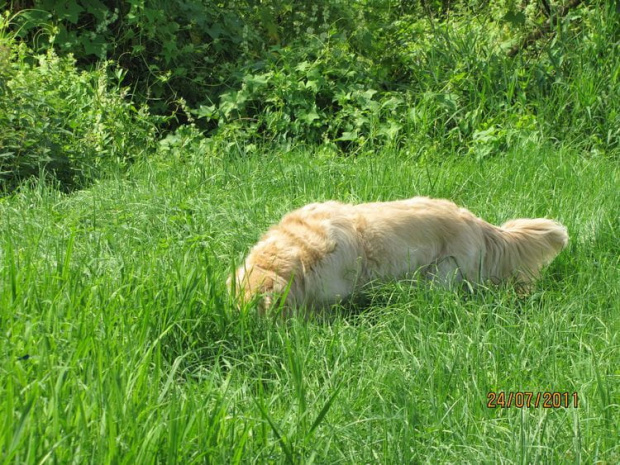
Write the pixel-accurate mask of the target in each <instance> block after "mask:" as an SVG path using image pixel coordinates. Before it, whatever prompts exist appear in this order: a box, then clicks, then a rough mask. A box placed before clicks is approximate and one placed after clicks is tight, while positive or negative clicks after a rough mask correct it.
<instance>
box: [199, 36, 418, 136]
mask: <svg viewBox="0 0 620 465" xmlns="http://www.w3.org/2000/svg"><path fill="white" fill-rule="evenodd" d="M384 81H385V76H384V75H383V69H382V68H380V67H377V66H375V64H374V63H373V62H372V60H371V59H369V58H365V57H363V56H361V55H359V54H356V53H354V52H353V51H352V50H351V47H350V45H349V44H348V43H347V41H346V40H344V39H343V38H342V37H338V36H336V35H334V36H332V37H331V39H330V40H328V41H327V42H324V41H323V40H321V38H319V37H318V36H314V37H313V38H312V39H311V40H309V41H308V38H306V44H305V46H304V47H293V46H290V47H286V48H279V47H278V48H273V49H272V50H271V53H270V55H269V59H268V60H265V61H264V62H263V63H261V64H260V66H254V67H248V68H246V69H245V70H244V73H242V74H241V75H240V77H239V82H238V84H237V85H236V86H234V87H233V89H232V90H230V91H228V92H225V93H223V94H222V95H221V96H220V99H219V101H218V102H217V104H213V105H210V106H201V107H200V108H199V109H198V110H197V111H196V112H195V115H196V116H197V117H198V118H204V119H206V120H208V121H211V122H214V121H216V122H217V123H218V124H219V129H220V132H222V131H223V132H224V133H225V132H227V129H228V128H230V127H234V128H235V130H238V129H240V128H243V129H244V130H245V131H246V132H247V133H248V134H251V135H253V136H256V137H260V138H261V139H263V140H265V139H267V140H273V141H286V140H291V139H298V138H302V139H303V140H304V141H305V142H307V143H325V142H328V143H331V142H335V143H337V144H338V145H340V146H341V147H342V148H356V147H361V146H363V145H364V144H365V143H367V142H380V143H386V142H394V141H396V140H397V139H398V137H399V135H400V132H401V129H402V128H403V126H404V125H405V124H406V123H405V121H404V119H405V118H406V116H407V112H406V111H405V108H406V106H407V95H406V94H405V93H396V92H389V91H386V90H385V89H384V85H383V84H384Z"/></svg>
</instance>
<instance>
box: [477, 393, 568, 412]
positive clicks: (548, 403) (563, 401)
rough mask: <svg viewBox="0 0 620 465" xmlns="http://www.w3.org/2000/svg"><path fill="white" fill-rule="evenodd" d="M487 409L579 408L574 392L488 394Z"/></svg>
mask: <svg viewBox="0 0 620 465" xmlns="http://www.w3.org/2000/svg"><path fill="white" fill-rule="evenodd" d="M487 407H488V408H498V407H499V408H571V407H572V408H579V395H578V394H577V393H576V392H532V391H524V392H512V391H510V392H502V391H500V392H493V391H491V392H489V393H488V394H487Z"/></svg>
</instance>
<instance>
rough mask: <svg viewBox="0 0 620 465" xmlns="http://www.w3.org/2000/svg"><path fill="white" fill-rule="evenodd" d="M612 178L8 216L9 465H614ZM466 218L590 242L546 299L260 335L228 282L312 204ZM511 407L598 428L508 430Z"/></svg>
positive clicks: (259, 179) (260, 186)
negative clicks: (453, 210)
mask: <svg viewBox="0 0 620 465" xmlns="http://www.w3.org/2000/svg"><path fill="white" fill-rule="evenodd" d="M619 184H620V176H619V171H618V168H617V165H616V164H615V162H613V161H611V160H609V159H608V158H607V159H606V158H596V157H585V156H583V155H582V154H580V153H578V152H576V151H573V150H571V149H570V148H564V149H553V150H552V149H551V148H544V147H543V148H540V147H533V146H532V145H531V144H523V145H518V146H516V147H515V148H514V149H513V150H512V151H511V152H509V153H507V154H505V155H503V156H501V157H497V158H490V159H487V160H485V161H482V162H479V163H472V162H471V160H458V159H453V158H449V157H448V158H446V160H445V162H443V163H438V162H434V163H429V162H424V163H422V162H420V161H419V160H416V159H415V158H411V157H406V156H403V154H402V152H391V151H386V152H384V153H381V154H377V155H372V156H371V155H367V156H359V157H356V158H343V157H341V156H337V155H335V154H332V153H330V152H328V151H325V152H323V153H312V154H311V153H309V152H308V151H304V150H303V149H298V150H293V151H291V152H284V151H281V152H275V153H270V154H269V155H268V156H267V155H265V156H258V155H257V156H253V157H245V158H234V156H233V155H231V154H223V155H219V154H218V153H206V154H205V153H202V154H200V155H198V154H191V153H188V154H186V157H185V158H184V159H183V160H175V161H161V160H160V161H158V162H155V161H154V162H151V163H147V164H143V165H140V166H136V167H135V169H134V170H133V172H132V173H131V175H130V176H129V177H127V178H126V179H112V180H108V181H102V182H100V183H99V184H96V185H95V186H93V187H92V188H90V189H88V190H85V191H82V192H77V193H74V194H72V195H61V194H59V193H57V192H56V191H54V190H52V189H48V188H47V187H45V186H44V185H39V186H38V187H37V186H35V187H33V188H30V189H24V190H23V191H22V192H21V193H19V194H17V195H15V196H14V197H12V198H5V199H3V200H2V201H1V203H0V221H1V222H2V225H3V227H2V230H1V233H0V257H1V262H0V308H1V313H0V319H1V320H0V322H1V324H0V327H1V328H2V337H1V338H0V353H1V354H2V358H1V360H0V380H1V384H0V412H1V415H0V418H2V420H1V421H2V426H1V427H0V431H1V432H0V450H1V451H2V454H3V458H4V460H5V461H6V462H8V463H40V462H47V461H51V462H57V463H66V462H71V461H75V462H95V463H153V462H166V463H204V462H212V463H241V462H243V463H246V462H257V463H264V462H286V461H289V462H312V461H314V462H315V463H335V462H339V463H375V462H380V463H412V462H433V463H437V462H439V463H453V462H471V463H479V462H487V463H495V462H506V463H550V462H553V463H563V462H579V461H585V462H596V461H606V462H607V463H614V462H615V461H617V460H618V458H619V449H618V445H617V437H618V417H619V409H620V407H619V406H618V393H619V391H620V386H619V381H618V379H619V378H618V376H619V373H618V366H620V364H619V363H618V362H620V357H619V355H618V349H619V346H620V342H619V340H618V334H619V332H618V329H619V324H618V322H619V320H620V316H619V313H620V312H618V304H617V302H618V301H620V298H619V295H618V285H617V283H618V282H620V279H619V278H620V276H619V272H618V255H619V253H618V252H619V248H618V241H617V237H618V216H617V211H618V205H619V204H620V202H619V201H620V196H619V193H618V189H617V186H618V185H619ZM414 195H430V196H434V197H447V198H451V199H453V200H455V201H456V202H458V203H459V204H462V205H464V206H466V207H467V208H469V209H470V210H472V211H473V212H475V213H476V214H478V215H480V216H482V217H484V218H485V219H487V220H489V221H491V222H495V223H501V222H503V221H505V220H507V219H509V218H514V217H527V216H547V217H551V218H556V219H558V220H560V221H562V222H563V223H564V224H566V225H567V227H568V230H569V233H570V236H571V243H570V245H569V247H568V249H567V250H565V251H564V252H563V253H562V254H561V255H560V256H559V257H558V259H557V260H556V261H555V262H554V263H553V264H552V265H551V267H550V268H549V269H548V270H547V271H546V273H545V274H544V277H543V279H542V281H541V282H540V283H539V284H538V286H537V288H536V290H535V291H534V293H533V294H532V295H530V296H528V297H525V298H523V297H519V296H517V295H516V293H515V292H514V291H513V290H512V289H510V288H500V289H497V288H490V289H481V290H478V291H476V292H475V293H471V294H470V293H465V292H449V291H445V290H440V289H434V288H431V287H428V286H424V285H419V284H414V285H411V283H407V282H401V283H393V284H389V285H384V286H378V287H375V288H372V289H370V290H369V292H368V295H366V296H365V297H366V298H365V299H364V301H363V302H362V303H361V304H357V305H353V306H349V307H346V308H340V309H339V308H334V310H333V316H332V317H331V318H329V319H327V321H325V320H324V319H321V320H317V321H314V320H312V319H310V320H309V321H306V320H297V319H293V320H290V321H288V322H285V323H284V322H278V321H271V320H263V319H260V318H257V317H256V315H255V314H254V312H252V309H251V308H250V309H247V310H248V311H247V312H241V313H239V312H237V311H236V310H234V309H233V308H232V306H231V303H230V301H229V298H228V296H227V295H226V292H225V285H224V282H225V279H226V276H227V275H228V273H229V272H230V270H231V268H232V267H233V265H234V263H235V262H238V261H239V260H240V259H241V257H242V255H243V253H245V252H246V251H247V249H248V247H249V246H250V245H251V244H252V243H253V242H255V241H256V240H257V238H258V237H259V235H260V234H261V233H262V232H263V231H264V230H265V229H266V228H267V227H268V226H269V225H270V224H272V223H273V222H275V221H278V219H279V218H280V217H281V215H282V214H284V213H285V212H287V211H289V210H290V209H292V208H295V207H298V206H300V205H303V204H305V203H308V202H311V201H318V200H324V199H339V200H343V201H355V202H357V201H371V200H390V199H398V198H405V197H410V196H414ZM490 391H497V392H500V391H506V392H508V391H534V392H538V391H562V392H565V391H568V392H571V393H572V392H577V393H578V397H579V407H578V408H568V409H565V408H564V409H542V408H530V409H522V410H520V409H515V408H511V409H501V408H500V409H489V408H487V406H486V402H487V393H488V392H490Z"/></svg>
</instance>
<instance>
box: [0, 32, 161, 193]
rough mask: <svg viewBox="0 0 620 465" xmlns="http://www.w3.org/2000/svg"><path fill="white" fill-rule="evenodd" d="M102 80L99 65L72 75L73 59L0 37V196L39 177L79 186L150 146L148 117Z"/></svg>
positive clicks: (104, 76) (152, 129)
mask: <svg viewBox="0 0 620 465" xmlns="http://www.w3.org/2000/svg"><path fill="white" fill-rule="evenodd" d="M0 34H2V30H1V29H0ZM107 75H108V73H107V70H106V69H105V66H104V65H102V66H100V67H99V68H98V69H97V70H94V71H89V72H84V71H78V70H77V69H76V68H75V63H74V60H73V58H72V57H71V56H68V57H64V58H60V57H58V56H57V55H56V54H55V53H54V52H53V51H52V50H49V51H48V52H47V53H45V54H43V55H36V54H34V53H33V52H32V51H31V50H29V49H28V48H26V47H25V46H24V45H23V44H21V45H17V44H16V43H15V42H14V41H13V40H12V39H11V38H7V37H0V189H2V190H3V191H7V190H11V189H13V188H14V187H15V186H16V185H18V184H19V182H20V181H22V180H23V179H26V178H28V177H32V176H38V175H39V174H40V173H41V171H42V170H44V171H46V172H49V173H51V174H52V175H53V176H54V177H55V178H56V179H57V180H58V181H59V182H60V184H61V186H62V187H63V188H71V187H75V186H79V185H81V184H83V183H84V182H88V181H89V180H92V179H93V178H94V177H96V176H98V175H99V173H101V172H102V170H107V169H112V168H117V167H120V166H123V165H124V164H125V163H127V162H128V161H130V160H131V159H133V158H135V157H137V156H140V155H141V154H142V153H144V152H146V151H148V150H149V149H150V148H151V147H152V145H153V140H154V132H155V125H154V120H153V118H152V117H150V116H149V115H148V112H146V111H145V110H144V109H138V108H136V107H135V106H134V105H133V104H132V103H131V102H130V101H129V100H128V99H127V94H126V92H125V91H123V90H122V89H121V88H120V87H118V86H115V87H110V86H109V85H108V82H107ZM121 77H122V76H121V75H120V72H119V76H118V78H119V79H120V78H121Z"/></svg>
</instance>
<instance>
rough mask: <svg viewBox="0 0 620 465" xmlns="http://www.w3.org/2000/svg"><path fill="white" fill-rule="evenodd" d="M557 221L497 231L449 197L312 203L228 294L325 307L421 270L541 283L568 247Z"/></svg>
mask: <svg viewBox="0 0 620 465" xmlns="http://www.w3.org/2000/svg"><path fill="white" fill-rule="evenodd" d="M567 242H568V234H567V232H566V228H565V227H564V226H562V225H561V224H559V223H556V222H555V221H552V220H548V219H544V218H539V219H517V220H512V221H508V222H507V223H505V224H504V225H502V226H501V227H497V226H493V225H492V224H489V223H487V222H486V221H484V220H482V219H480V218H478V217H476V216H474V215H473V214H472V213H471V212H470V211H468V210H466V209H464V208H459V207H458V206H457V205H455V204H454V203H452V202H450V201H447V200H438V199H430V198H426V197H414V198H413V199H409V200H399V201H395V202H384V203H380V202H377V203H365V204H360V205H350V204H343V203H340V202H334V201H331V202H325V203H313V204H310V205H306V206H305V207H303V208H300V209H299V210H295V211H293V212H291V213H289V214H287V215H286V216H285V217H284V218H283V219H282V221H281V222H280V223H279V224H277V225H275V226H273V227H272V228H271V229H270V230H269V231H268V232H267V233H266V234H265V235H264V236H263V237H262V238H261V240H260V241H259V242H258V244H256V245H255V246H254V247H253V248H252V250H251V251H250V254H249V256H248V257H247V259H246V260H245V263H244V264H243V265H242V266H241V267H240V268H239V269H238V270H237V272H236V276H235V279H234V282H233V279H232V277H231V278H230V279H229V280H228V286H229V288H230V289H231V290H232V291H233V292H234V293H235V294H236V295H237V296H238V297H239V298H240V299H241V300H242V301H244V302H247V301H250V300H252V299H255V298H259V308H260V309H261V310H263V311H264V310H265V309H266V308H268V307H269V306H271V305H272V304H273V303H274V302H275V301H276V300H277V299H278V298H283V299H284V302H283V304H284V306H285V307H289V308H290V307H295V306H300V305H301V306H307V307H312V308H320V307H324V306H326V305H330V304H333V303H335V302H338V301H339V300H341V299H343V298H345V297H347V296H350V295H351V294H353V293H354V292H355V291H356V290H358V289H359V288H360V287H361V286H363V285H364V284H367V283H369V282H370V281H373V280H389V279H399V278H403V277H405V276H407V275H410V274H412V273H415V272H418V273H419V274H420V275H421V276H424V277H429V278H431V279H433V280H436V281H438V282H440V283H442V284H450V283H453V282H458V281H461V280H467V281H469V282H471V283H482V282H488V281H490V282H493V283H499V282H502V281H507V280H510V279H514V280H516V281H517V282H519V283H523V284H528V283H531V282H532V280H534V279H536V278H537V277H538V275H539V272H540V269H541V268H542V267H543V265H545V264H548V263H549V262H551V260H553V259H554V258H555V256H556V255H557V254H558V253H559V252H560V251H561V250H562V249H563V248H564V247H565V246H566V244H567Z"/></svg>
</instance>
